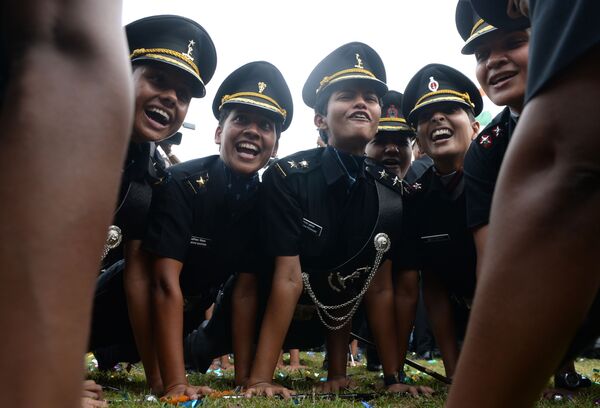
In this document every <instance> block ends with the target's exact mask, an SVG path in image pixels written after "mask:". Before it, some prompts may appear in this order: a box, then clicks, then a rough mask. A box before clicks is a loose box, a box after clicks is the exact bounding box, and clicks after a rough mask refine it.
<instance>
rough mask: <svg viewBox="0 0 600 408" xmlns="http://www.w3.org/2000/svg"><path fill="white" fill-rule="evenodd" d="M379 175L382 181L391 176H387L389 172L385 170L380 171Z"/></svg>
mask: <svg viewBox="0 0 600 408" xmlns="http://www.w3.org/2000/svg"><path fill="white" fill-rule="evenodd" d="M378 173H379V179H380V180H383V179H386V178H388V176H389V174H387V172H386V171H385V170H381V171H378Z"/></svg>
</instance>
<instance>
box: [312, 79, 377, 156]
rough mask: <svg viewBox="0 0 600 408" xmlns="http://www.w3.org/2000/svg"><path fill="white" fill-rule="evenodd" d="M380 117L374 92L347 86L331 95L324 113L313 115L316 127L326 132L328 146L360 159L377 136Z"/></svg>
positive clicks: (369, 89)
mask: <svg viewBox="0 0 600 408" xmlns="http://www.w3.org/2000/svg"><path fill="white" fill-rule="evenodd" d="M380 116H381V106H380V105H379V97H378V96H377V94H376V93H375V91H374V90H373V89H371V88H368V87H365V86H361V85H357V84H355V85H354V86H352V85H351V84H349V85H345V87H343V88H340V89H338V90H335V91H333V92H332V93H331V95H330V96H329V99H328V102H327V112H326V114H320V113H317V114H316V115H315V125H317V127H318V128H319V129H322V130H325V131H326V132H327V134H328V136H329V140H328V144H329V145H331V146H333V147H335V148H337V149H340V150H341V151H343V152H346V153H351V154H355V155H362V154H364V151H365V147H366V145H367V143H368V142H369V141H370V140H371V139H373V137H374V136H375V134H376V133H377V126H378V124H379V117H380Z"/></svg>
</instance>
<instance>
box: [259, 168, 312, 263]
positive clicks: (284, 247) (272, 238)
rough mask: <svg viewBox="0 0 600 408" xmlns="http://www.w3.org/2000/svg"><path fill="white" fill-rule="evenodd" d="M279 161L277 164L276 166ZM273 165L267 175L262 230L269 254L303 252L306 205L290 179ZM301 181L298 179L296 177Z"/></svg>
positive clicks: (264, 183)
mask: <svg viewBox="0 0 600 408" xmlns="http://www.w3.org/2000/svg"><path fill="white" fill-rule="evenodd" d="M276 165H277V164H275V165H274V166H276ZM274 166H271V168H269V169H268V170H267V171H266V172H265V173H264V175H263V188H264V190H263V194H262V197H261V198H262V201H263V203H262V205H261V209H262V211H263V214H262V217H261V218H262V221H263V225H262V232H263V234H264V237H263V238H264V242H265V245H266V248H267V255H269V256H295V255H299V254H300V242H301V233H302V231H301V225H302V209H301V207H300V205H299V203H298V198H297V194H294V192H293V189H292V186H290V183H291V182H292V181H293V180H290V175H286V176H283V175H282V174H281V173H279V172H277V171H275V169H274ZM296 181H297V180H296Z"/></svg>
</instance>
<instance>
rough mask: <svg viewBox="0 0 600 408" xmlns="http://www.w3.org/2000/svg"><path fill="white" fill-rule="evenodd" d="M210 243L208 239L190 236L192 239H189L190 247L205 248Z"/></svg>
mask: <svg viewBox="0 0 600 408" xmlns="http://www.w3.org/2000/svg"><path fill="white" fill-rule="evenodd" d="M210 241H211V240H210V238H202V237H195V236H193V235H192V239H190V245H194V246H199V247H204V248H206V247H207V246H208V244H209V243H210Z"/></svg>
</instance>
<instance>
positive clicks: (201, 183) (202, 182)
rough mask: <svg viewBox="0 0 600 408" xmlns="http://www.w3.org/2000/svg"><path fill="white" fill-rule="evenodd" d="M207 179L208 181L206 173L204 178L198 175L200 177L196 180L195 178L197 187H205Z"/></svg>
mask: <svg viewBox="0 0 600 408" xmlns="http://www.w3.org/2000/svg"><path fill="white" fill-rule="evenodd" d="M207 181H208V175H207V176H206V178H204V177H202V176H200V178H199V179H198V180H196V183H198V187H200V188H203V187H206V182H207Z"/></svg>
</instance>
